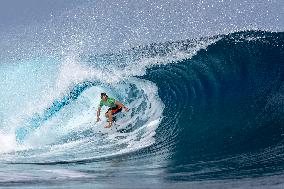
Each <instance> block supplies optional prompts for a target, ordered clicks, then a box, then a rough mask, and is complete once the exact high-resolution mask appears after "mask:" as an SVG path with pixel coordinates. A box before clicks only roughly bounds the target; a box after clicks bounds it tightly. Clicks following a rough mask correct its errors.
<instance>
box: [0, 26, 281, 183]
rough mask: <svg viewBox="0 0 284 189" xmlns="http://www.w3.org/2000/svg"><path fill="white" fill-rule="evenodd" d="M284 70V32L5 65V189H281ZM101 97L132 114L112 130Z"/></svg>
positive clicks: (0, 131) (1, 128)
mask: <svg viewBox="0 0 284 189" xmlns="http://www.w3.org/2000/svg"><path fill="white" fill-rule="evenodd" d="M283 62H284V33H270V32H261V31H247V32H238V33H232V34H228V35H221V36H214V37H210V38H200V39H198V40H185V41H177V42H167V43H160V44H151V45H148V46H141V47H137V48H133V49H130V50H126V51H121V52H120V53H114V54H103V55H96V54H81V55H80V56H75V55H74V54H69V55H66V56H64V57H53V58H50V57H49V58H45V57H38V58H36V59H34V58H31V59H29V60H25V61H20V60H19V61H18V63H14V64H1V72H0V75H1V77H2V78H4V79H3V82H2V83H1V85H0V88H1V95H0V96H1V97H0V99H1V102H3V103H2V105H1V109H0V116H1V117H0V119H1V123H0V142H1V144H2V145H1V147H0V153H1V154H0V162H1V163H2V164H3V165H4V166H3V168H0V170H1V171H0V172H4V171H5V172H6V173H5V175H7V172H8V173H9V175H13V176H12V177H7V176H5V175H2V178H1V179H0V184H1V185H4V186H15V187H17V186H20V185H21V186H22V185H25V186H27V187H28V186H35V187H37V186H45V185H49V186H50V187H52V186H54V187H55V186H57V185H58V184H62V185H64V186H66V187H70V186H72V187H75V186H79V185H80V187H86V188H88V187H91V186H94V185H96V186H98V187H113V186H117V185H115V184H119V186H121V187H123V188H137V186H142V184H143V186H145V187H148V188H159V187H161V186H162V187H164V188H172V187H173V186H178V187H180V188H187V187H188V186H192V187H201V188H204V187H209V186H210V187H213V188H219V187H220V186H222V187H224V186H225V187H232V186H234V187H247V186H250V187H253V186H255V187H258V186H263V183H264V182H265V183H266V184H267V186H276V185H277V186H278V185H281V184H283V182H280V181H281V178H282V177H283V168H284V166H283V165H284V164H283V163H284V146H283V134H284V131H283V129H284V64H283ZM101 92H107V93H108V94H109V96H112V97H114V98H116V99H117V100H119V101H121V102H122V103H125V104H126V105H127V106H128V107H130V112H127V113H126V112H123V113H121V114H120V115H119V117H118V118H117V119H118V121H117V122H116V124H115V125H114V126H113V127H112V129H104V128H103V126H104V124H106V119H105V118H103V116H102V118H103V120H102V122H98V123H97V122H96V110H97V106H98V103H99V96H100V93H101ZM103 112H104V111H103ZM102 114H103V113H102ZM8 167H9V168H8ZM26 170H29V171H26ZM54 178H56V181H54ZM109 178H110V179H111V180H112V181H110V182H107V183H106V182H105V179H109ZM138 178H139V179H138ZM236 178H237V179H236ZM131 180H135V183H132V182H131ZM137 180H139V181H137ZM66 181H68V182H66ZM136 181H137V182H136ZM64 183H65V184H64ZM66 183H68V184H66ZM252 183H253V185H252ZM139 184H141V185H139ZM138 188H139V187H138Z"/></svg>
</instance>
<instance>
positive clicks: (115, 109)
mask: <svg viewBox="0 0 284 189" xmlns="http://www.w3.org/2000/svg"><path fill="white" fill-rule="evenodd" d="M103 106H108V107H109V109H108V110H107V112H106V113H105V116H106V117H107V118H108V124H107V125H106V126H105V128H110V127H111V126H112V121H113V115H114V114H117V113H119V112H121V110H122V108H124V110H125V111H127V112H128V111H129V109H128V108H127V107H126V106H124V105H123V104H122V103H120V102H118V101H117V100H115V99H114V98H110V97H108V96H107V94H106V93H101V101H100V104H99V107H98V111H97V122H99V121H100V120H101V119H100V114H101V108H102V107H103Z"/></svg>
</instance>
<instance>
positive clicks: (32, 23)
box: [0, 0, 284, 53]
mask: <svg viewBox="0 0 284 189" xmlns="http://www.w3.org/2000/svg"><path fill="white" fill-rule="evenodd" d="M283 18H284V1H283V0H93V1H92V0H0V45H1V46H2V49H9V48H11V49H13V48H14V49H15V48H19V46H21V47H22V46H23V44H25V46H26V48H35V46H36V45H38V44H42V45H43V46H45V47H46V48H51V47H48V46H49V45H51V44H52V48H53V47H54V46H61V47H62V46H63V47H64V48H66V46H72V45H73V46H76V45H77V46H83V45H84V44H85V47H88V48H92V49H93V50H96V51H101V52H105V51H113V50H115V49H123V48H126V49H127V48H131V47H134V46H137V45H145V44H150V43H153V42H165V41H175V40H184V39H188V38H198V37H204V36H213V35H218V34H224V33H225V34H226V33H230V32H234V31H239V30H246V29H261V30H269V31H283V30H284V20H283ZM11 42H13V43H15V44H17V46H16V47H11ZM32 43H33V44H32ZM74 44H75V45H74ZM1 46H0V51H1ZM36 48H37V49H38V47H36ZM0 53H1V52H0ZM99 53H100V52H99Z"/></svg>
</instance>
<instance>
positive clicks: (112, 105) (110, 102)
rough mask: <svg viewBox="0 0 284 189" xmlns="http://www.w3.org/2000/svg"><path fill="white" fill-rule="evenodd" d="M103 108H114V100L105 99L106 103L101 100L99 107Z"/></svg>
mask: <svg viewBox="0 0 284 189" xmlns="http://www.w3.org/2000/svg"><path fill="white" fill-rule="evenodd" d="M103 106H108V107H110V108H114V107H115V106H116V105H115V99H114V98H107V101H106V102H105V101H103V100H101V102H100V107H103Z"/></svg>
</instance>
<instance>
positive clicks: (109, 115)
mask: <svg viewBox="0 0 284 189" xmlns="http://www.w3.org/2000/svg"><path fill="white" fill-rule="evenodd" d="M105 115H106V117H107V118H108V124H107V125H106V126H105V127H106V128H109V127H111V125H112V111H111V110H108V111H107V112H106V114H105Z"/></svg>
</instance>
